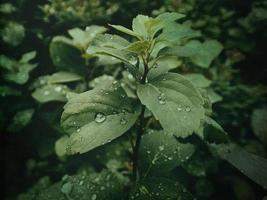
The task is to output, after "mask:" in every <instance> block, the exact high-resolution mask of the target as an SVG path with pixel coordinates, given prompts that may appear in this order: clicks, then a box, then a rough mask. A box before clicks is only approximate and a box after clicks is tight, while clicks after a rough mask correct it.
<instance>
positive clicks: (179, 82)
mask: <svg viewBox="0 0 267 200" xmlns="http://www.w3.org/2000/svg"><path fill="white" fill-rule="evenodd" d="M137 95H138V97H139V98H140V100H141V102H142V104H144V105H145V106H146V107H147V108H148V109H149V110H150V111H151V112H152V113H153V115H154V116H155V118H156V119H158V120H159V122H160V123H161V125H162V127H163V129H164V130H165V132H167V133H172V134H174V135H176V136H178V137H186V136H189V135H191V134H192V133H193V132H194V131H196V130H197V129H198V128H199V127H200V124H201V120H203V119H204V108H203V104H204V101H203V99H202V97H201V95H200V93H199V92H198V91H197V89H196V88H195V87H194V86H193V84H192V83H191V82H190V81H188V80H187V79H185V78H184V77H183V76H181V75H179V74H175V73H166V74H163V75H160V76H158V77H156V78H155V79H153V80H149V82H148V83H147V84H144V85H141V84H140V85H138V87H137Z"/></svg>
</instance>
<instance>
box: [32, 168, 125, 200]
mask: <svg viewBox="0 0 267 200" xmlns="http://www.w3.org/2000/svg"><path fill="white" fill-rule="evenodd" d="M126 183H127V179H124V178H122V177H121V176H120V174H117V173H114V172H111V171H108V170H103V171H101V172H100V173H96V172H94V171H93V170H91V171H89V172H87V171H83V172H82V173H81V172H80V173H79V174H76V175H72V176H68V175H65V176H64V177H63V178H62V180H61V181H60V182H57V183H55V184H53V185H51V186H49V187H47V188H43V189H42V190H41V191H38V192H37V191H36V194H35V195H32V196H28V198H27V199H28V200H55V199H58V200H65V199H72V200H89V199H90V200H107V199H109V200H117V199H124V198H123V195H124V194H123V192H122V191H123V186H124V185H125V184H126Z"/></svg>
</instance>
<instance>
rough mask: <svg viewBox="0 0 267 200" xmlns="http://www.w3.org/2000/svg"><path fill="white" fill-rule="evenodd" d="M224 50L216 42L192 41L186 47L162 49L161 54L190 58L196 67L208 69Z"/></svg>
mask: <svg viewBox="0 0 267 200" xmlns="http://www.w3.org/2000/svg"><path fill="white" fill-rule="evenodd" d="M222 49H223V47H222V45H221V44H220V43H219V42H217V41H216V40H207V41H205V42H204V43H201V42H199V41H197V40H191V41H189V42H188V43H186V44H185V45H184V46H175V47H172V48H164V49H161V51H160V52H159V54H160V55H176V56H180V57H188V58H190V60H191V61H192V62H193V63H195V64H196V65H198V66H200V67H203V68H208V67H209V66H210V64H211V62H212V61H213V60H214V59H215V58H216V57H217V56H218V55H219V54H220V52H221V51H222Z"/></svg>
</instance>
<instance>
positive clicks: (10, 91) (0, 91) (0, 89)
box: [0, 86, 21, 97]
mask: <svg viewBox="0 0 267 200" xmlns="http://www.w3.org/2000/svg"><path fill="white" fill-rule="evenodd" d="M19 95H21V92H20V91H19V90H16V89H14V88H11V87H8V86H0V96H2V97H5V96H19Z"/></svg>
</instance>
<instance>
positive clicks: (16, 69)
mask: <svg viewBox="0 0 267 200" xmlns="http://www.w3.org/2000/svg"><path fill="white" fill-rule="evenodd" d="M35 56H36V52H35V51H31V52H28V53H25V54H23V55H22V57H21V59H20V60H19V61H16V60H13V59H11V58H9V57H6V56H4V55H1V56H0V66H1V67H2V68H4V69H5V70H6V71H5V72H4V74H3V77H4V79H6V80H8V81H12V82H15V83H17V84H24V83H26V82H27V81H28V79H29V73H30V72H31V71H32V70H33V69H34V68H36V67H37V64H31V63H29V61H31V60H32V59H33V58H35Z"/></svg>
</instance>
